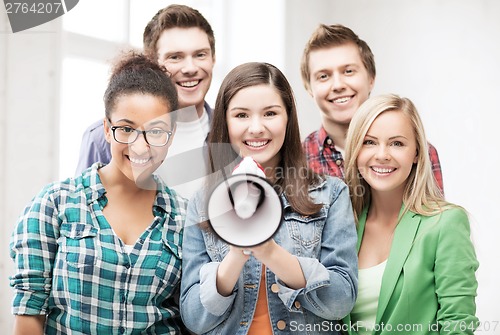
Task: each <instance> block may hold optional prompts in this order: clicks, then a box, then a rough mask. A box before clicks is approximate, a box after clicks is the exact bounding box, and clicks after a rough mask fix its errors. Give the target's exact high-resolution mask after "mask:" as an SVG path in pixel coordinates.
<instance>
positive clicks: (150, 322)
mask: <svg viewBox="0 0 500 335" xmlns="http://www.w3.org/2000/svg"><path fill="white" fill-rule="evenodd" d="M100 167H101V165H100V164H98V163H97V164H94V165H93V166H92V167H91V168H89V169H87V170H86V171H85V172H84V173H83V174H82V175H81V176H80V177H77V178H76V179H67V180H65V181H63V182H59V183H53V184H50V185H48V186H47V187H45V188H44V189H43V190H42V191H41V192H40V193H39V194H38V195H37V196H36V197H35V198H34V199H33V200H32V202H31V203H30V204H29V205H28V206H27V207H26V208H25V210H24V214H23V215H21V217H20V218H19V221H18V223H17V226H16V229H15V231H14V233H13V235H12V240H11V257H12V258H13V260H14V262H15V265H16V273H15V274H14V275H13V276H12V277H11V278H10V285H11V286H12V287H13V288H14V290H15V296H14V300H13V313H14V314H19V315H45V314H47V321H46V325H45V333H46V334H99V335H101V334H103V335H104V334H105V335H110V334H178V333H179V332H180V327H181V326H180V324H179V323H180V317H179V308H178V303H177V302H174V297H175V295H176V294H177V293H178V291H177V290H178V289H179V285H180V277H181V258H182V255H181V242H182V225H183V223H184V219H185V215H186V205H187V204H186V201H185V200H184V199H183V198H181V197H179V196H177V195H176V193H175V192H174V191H172V190H170V189H169V188H168V187H166V186H165V185H164V184H163V182H161V181H160V180H157V183H158V185H159V189H158V191H157V194H156V200H155V203H154V206H153V208H152V210H153V214H154V220H153V222H152V223H151V225H150V226H149V227H148V228H147V229H146V230H145V231H144V232H143V234H142V235H141V236H140V237H139V239H138V240H137V242H136V243H135V245H134V246H133V250H132V252H130V254H129V253H127V252H126V251H125V249H124V245H123V242H122V241H121V240H120V239H119V238H118V237H117V236H116V235H115V233H114V232H113V229H112V228H111V226H110V225H109V223H108V222H107V221H106V219H105V217H104V216H103V213H102V210H103V208H104V207H105V206H106V204H107V198H106V191H105V189H104V187H103V185H102V184H101V181H100V179H99V175H98V173H97V170H98V168H100Z"/></svg>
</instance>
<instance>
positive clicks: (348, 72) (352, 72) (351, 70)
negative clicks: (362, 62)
mask: <svg viewBox="0 0 500 335" xmlns="http://www.w3.org/2000/svg"><path fill="white" fill-rule="evenodd" d="M344 73H345V74H347V75H353V74H354V73H355V71H354V70H353V69H345V71H344Z"/></svg>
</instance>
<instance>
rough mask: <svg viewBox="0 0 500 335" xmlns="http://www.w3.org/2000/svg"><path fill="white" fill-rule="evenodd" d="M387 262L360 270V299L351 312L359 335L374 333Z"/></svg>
mask: <svg viewBox="0 0 500 335" xmlns="http://www.w3.org/2000/svg"><path fill="white" fill-rule="evenodd" d="M386 264H387V260H385V261H383V262H382V263H380V264H378V265H375V266H372V267H370V268H366V269H359V270H358V298H357V299H356V303H355V304H354V308H353V309H352V311H351V321H352V322H353V323H356V326H357V330H358V334H359V335H368V334H372V333H373V329H374V328H375V326H376V325H375V319H376V316H377V309H378V298H379V296H380V288H381V286H382V277H383V276H384V271H385V266H386Z"/></svg>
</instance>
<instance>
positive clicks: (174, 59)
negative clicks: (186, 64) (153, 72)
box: [166, 55, 181, 62]
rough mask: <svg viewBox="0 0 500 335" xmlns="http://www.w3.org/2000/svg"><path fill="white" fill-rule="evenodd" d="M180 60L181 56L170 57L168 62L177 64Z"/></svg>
mask: <svg viewBox="0 0 500 335" xmlns="http://www.w3.org/2000/svg"><path fill="white" fill-rule="evenodd" d="M180 59H181V56H180V55H169V56H168V57H167V59H166V60H167V61H173V62H175V61H178V60H180Z"/></svg>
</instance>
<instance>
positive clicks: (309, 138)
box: [303, 130, 319, 144]
mask: <svg viewBox="0 0 500 335" xmlns="http://www.w3.org/2000/svg"><path fill="white" fill-rule="evenodd" d="M318 133H319V130H315V131H313V132H312V133H310V134H309V135H307V136H306V138H305V139H304V142H303V143H304V144H306V143H311V142H318Z"/></svg>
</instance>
